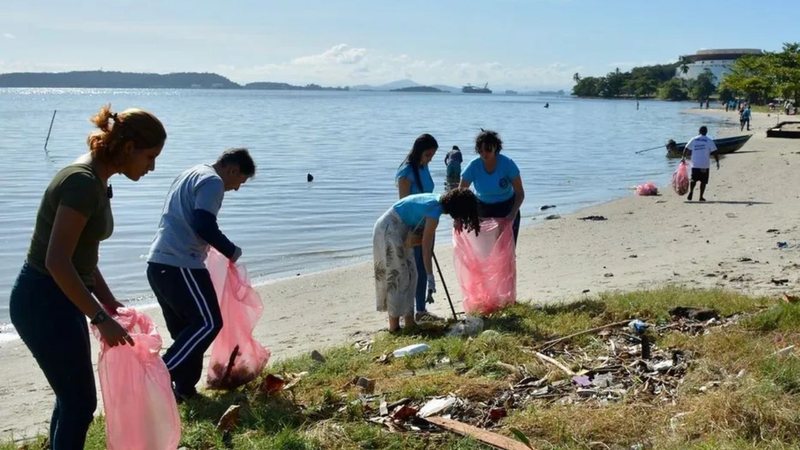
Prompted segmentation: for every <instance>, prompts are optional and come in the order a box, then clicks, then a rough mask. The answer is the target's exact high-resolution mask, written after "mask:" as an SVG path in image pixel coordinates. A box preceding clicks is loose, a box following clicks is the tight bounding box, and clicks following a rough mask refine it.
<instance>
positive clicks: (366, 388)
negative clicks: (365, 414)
mask: <svg viewBox="0 0 800 450" xmlns="http://www.w3.org/2000/svg"><path fill="white" fill-rule="evenodd" d="M353 385H355V386H356V387H358V388H360V389H361V391H362V392H364V393H365V394H368V395H371V394H372V393H374V392H375V380H373V379H370V378H366V377H356V379H355V380H353Z"/></svg>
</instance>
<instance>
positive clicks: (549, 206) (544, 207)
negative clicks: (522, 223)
mask: <svg viewBox="0 0 800 450" xmlns="http://www.w3.org/2000/svg"><path fill="white" fill-rule="evenodd" d="M555 207H556V205H543V206H542V207H541V208H539V211H547V210H548V209H550V208H555Z"/></svg>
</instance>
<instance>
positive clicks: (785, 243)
mask: <svg viewBox="0 0 800 450" xmlns="http://www.w3.org/2000/svg"><path fill="white" fill-rule="evenodd" d="M788 247H789V243H788V242H786V241H781V242H778V248H788Z"/></svg>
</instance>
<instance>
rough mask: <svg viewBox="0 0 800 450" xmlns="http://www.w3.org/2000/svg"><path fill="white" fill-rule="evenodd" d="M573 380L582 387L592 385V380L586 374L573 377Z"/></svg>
mask: <svg viewBox="0 0 800 450" xmlns="http://www.w3.org/2000/svg"><path fill="white" fill-rule="evenodd" d="M572 382H573V383H574V384H575V385H576V386H580V387H589V386H591V385H592V381H591V380H590V379H589V377H587V376H586V375H578V376H575V377H572Z"/></svg>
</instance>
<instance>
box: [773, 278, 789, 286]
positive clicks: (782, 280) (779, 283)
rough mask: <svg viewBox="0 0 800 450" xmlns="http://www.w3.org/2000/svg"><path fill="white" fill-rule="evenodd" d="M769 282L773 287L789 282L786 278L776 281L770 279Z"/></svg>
mask: <svg viewBox="0 0 800 450" xmlns="http://www.w3.org/2000/svg"><path fill="white" fill-rule="evenodd" d="M769 281H770V282H771V283H772V284H774V285H775V286H783V285H784V284H786V283H788V282H789V279H788V278H778V279H776V278H772V279H770V280H769Z"/></svg>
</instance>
